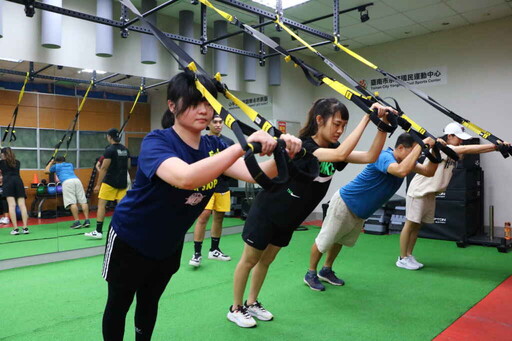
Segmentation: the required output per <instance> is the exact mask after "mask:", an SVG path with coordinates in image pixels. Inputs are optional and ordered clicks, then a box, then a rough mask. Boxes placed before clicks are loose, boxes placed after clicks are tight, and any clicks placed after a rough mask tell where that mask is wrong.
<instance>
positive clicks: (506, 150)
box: [333, 36, 512, 158]
mask: <svg viewBox="0 0 512 341" xmlns="http://www.w3.org/2000/svg"><path fill="white" fill-rule="evenodd" d="M333 38H334V45H335V46H337V47H338V48H339V49H340V50H342V51H344V52H345V53H347V54H348V55H350V56H351V57H353V58H355V59H357V60H358V61H360V62H361V63H363V64H365V65H366V66H368V67H370V68H372V69H374V70H375V71H377V72H379V73H380V74H382V75H384V76H385V77H386V78H388V79H390V80H392V81H394V82H396V83H398V84H399V85H401V86H402V87H404V88H406V89H408V90H409V91H411V92H412V93H413V94H415V95H416V96H418V97H419V98H421V99H422V100H424V101H425V102H427V103H428V104H430V105H431V106H433V107H434V108H436V109H437V110H439V111H440V112H442V113H443V114H445V115H446V116H448V117H450V118H451V119H453V120H454V121H455V122H458V123H460V124H462V125H463V126H465V127H466V128H468V129H470V130H472V131H474V132H475V133H476V134H478V135H479V136H480V137H482V138H484V139H486V140H488V141H489V142H491V143H493V144H495V145H496V146H497V149H498V151H499V152H500V153H501V154H502V155H503V157H504V158H507V157H509V156H510V155H512V147H511V146H507V145H504V144H503V140H502V139H500V138H498V137H497V136H495V135H493V134H492V133H490V132H488V131H486V130H484V129H482V128H480V127H479V126H477V125H475V124H473V123H471V122H470V121H469V120H466V119H465V118H463V117H461V116H459V115H457V114H456V113H454V112H453V111H451V110H450V109H448V108H446V107H445V106H443V105H442V104H440V103H439V102H437V101H436V100H435V99H433V98H432V97H430V96H429V95H427V94H426V93H425V92H423V91H421V90H418V89H417V88H415V87H413V86H412V85H410V84H409V83H407V82H405V81H403V80H402V79H400V78H399V77H397V76H395V75H393V74H391V73H389V72H387V71H384V70H383V69H381V68H379V67H378V66H377V65H375V64H373V63H372V62H370V61H368V60H367V59H365V58H364V57H362V56H360V55H358V54H357V53H355V52H354V51H352V50H350V49H348V48H347V47H345V46H343V45H341V44H340V43H339V42H338V37H336V36H334V37H333Z"/></svg>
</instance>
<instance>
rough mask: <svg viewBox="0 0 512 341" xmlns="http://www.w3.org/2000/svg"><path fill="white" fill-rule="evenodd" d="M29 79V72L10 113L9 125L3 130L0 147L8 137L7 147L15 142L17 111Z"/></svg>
mask: <svg viewBox="0 0 512 341" xmlns="http://www.w3.org/2000/svg"><path fill="white" fill-rule="evenodd" d="M29 79H30V72H27V74H26V76H25V81H24V82H23V86H22V87H21V90H20V93H19V95H18V102H17V103H16V107H15V108H14V110H13V112H12V116H11V121H9V124H8V125H7V127H6V128H5V132H4V136H3V137H2V143H0V146H1V145H2V144H3V143H4V142H5V141H6V140H7V136H9V145H11V142H14V141H16V120H17V119H18V110H19V107H20V103H21V100H22V99H23V95H24V94H25V86H26V85H27V82H28V80H29Z"/></svg>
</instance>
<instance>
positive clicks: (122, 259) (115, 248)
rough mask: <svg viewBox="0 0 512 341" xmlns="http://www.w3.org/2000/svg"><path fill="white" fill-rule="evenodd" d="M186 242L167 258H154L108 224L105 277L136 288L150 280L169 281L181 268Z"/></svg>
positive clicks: (121, 284)
mask: <svg viewBox="0 0 512 341" xmlns="http://www.w3.org/2000/svg"><path fill="white" fill-rule="evenodd" d="M182 249H183V244H181V245H180V246H178V247H177V248H176V252H175V253H174V254H173V255H172V256H170V257H168V258H165V259H153V258H148V257H146V256H144V255H142V254H141V253H140V252H139V251H137V250H136V249H134V248H133V247H131V246H130V245H128V244H127V243H125V242H124V241H123V240H121V239H120V238H119V237H118V236H117V234H116V233H115V231H114V229H113V228H112V226H111V227H110V228H109V233H108V240H107V245H106V247H105V258H104V260H103V273H102V276H103V278H104V279H105V280H106V281H107V282H109V283H111V284H115V285H116V286H119V287H123V288H127V289H132V290H137V289H138V288H141V287H142V286H144V285H147V283H155V282H168V281H169V280H170V279H171V277H172V275H173V274H175V273H176V272H177V271H178V269H179V268H180V260H181V251H182Z"/></svg>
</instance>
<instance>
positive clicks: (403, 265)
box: [396, 257, 419, 270]
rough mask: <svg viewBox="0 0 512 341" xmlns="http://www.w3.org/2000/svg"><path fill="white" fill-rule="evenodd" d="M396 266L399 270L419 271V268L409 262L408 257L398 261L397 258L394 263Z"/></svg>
mask: <svg viewBox="0 0 512 341" xmlns="http://www.w3.org/2000/svg"><path fill="white" fill-rule="evenodd" d="M396 266H398V267H399V268H402V269H407V270H418V269H419V266H417V265H416V264H414V263H413V262H411V260H410V259H409V257H405V258H402V259H400V257H398V259H397V261H396Z"/></svg>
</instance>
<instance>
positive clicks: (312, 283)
mask: <svg viewBox="0 0 512 341" xmlns="http://www.w3.org/2000/svg"><path fill="white" fill-rule="evenodd" d="M304 283H306V284H307V285H308V286H309V287H310V288H311V290H315V291H324V290H325V287H324V285H323V284H322V283H320V280H319V279H318V276H317V275H316V273H315V274H312V273H310V272H309V271H308V272H306V276H304Z"/></svg>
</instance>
